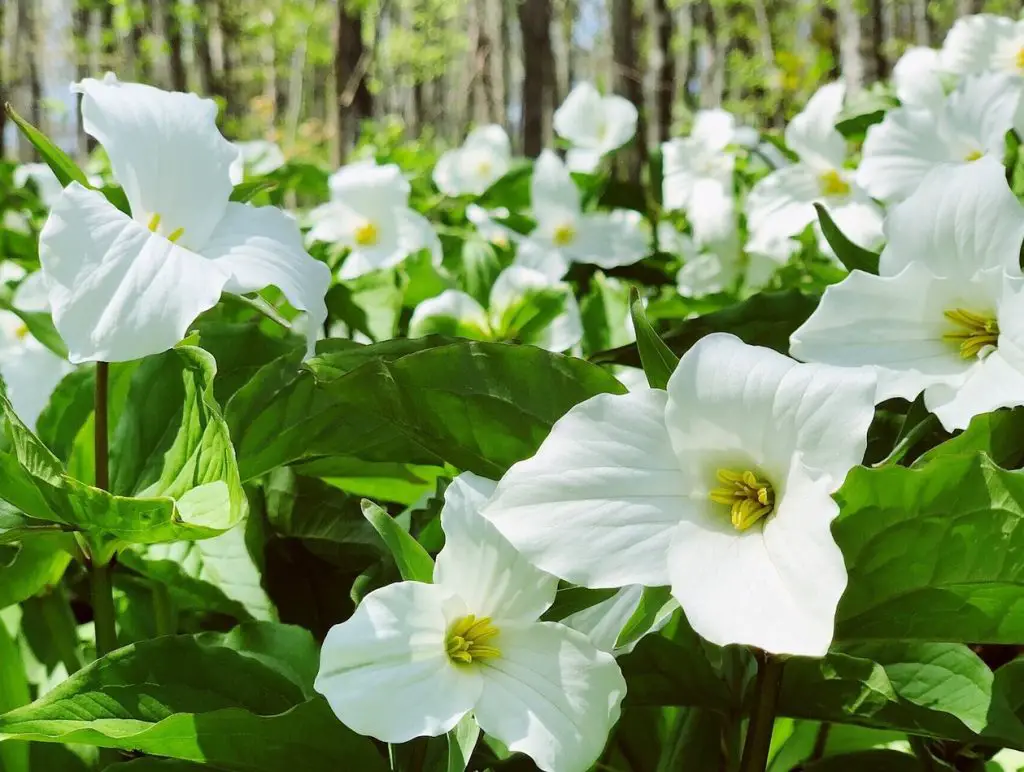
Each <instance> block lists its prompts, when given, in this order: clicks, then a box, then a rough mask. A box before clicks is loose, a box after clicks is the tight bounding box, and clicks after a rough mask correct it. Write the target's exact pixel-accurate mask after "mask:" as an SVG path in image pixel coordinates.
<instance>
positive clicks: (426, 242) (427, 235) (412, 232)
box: [395, 209, 444, 266]
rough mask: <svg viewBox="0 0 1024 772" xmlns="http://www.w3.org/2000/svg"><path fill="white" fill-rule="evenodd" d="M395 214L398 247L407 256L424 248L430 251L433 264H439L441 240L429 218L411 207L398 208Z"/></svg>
mask: <svg viewBox="0 0 1024 772" xmlns="http://www.w3.org/2000/svg"><path fill="white" fill-rule="evenodd" d="M395 214H396V218H397V223H398V245H399V248H400V249H401V250H403V251H404V252H405V254H406V255H407V256H408V255H411V254H414V253H416V252H419V251H420V250H421V249H425V250H427V251H428V252H430V259H431V261H432V262H433V264H434V265H438V266H439V265H441V259H442V258H443V257H444V252H443V251H442V249H441V240H440V239H439V238H438V237H437V232H436V231H435V230H434V226H433V224H432V223H431V222H430V220H428V219H427V218H426V217H424V216H423V215H421V214H420V213H419V212H414V211H413V210H412V209H399V210H398V211H397V212H396V213H395Z"/></svg>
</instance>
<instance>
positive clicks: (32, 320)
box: [0, 297, 68, 359]
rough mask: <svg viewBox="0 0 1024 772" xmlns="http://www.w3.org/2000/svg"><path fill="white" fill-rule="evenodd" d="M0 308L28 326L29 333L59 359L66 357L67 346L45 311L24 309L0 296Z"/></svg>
mask: <svg viewBox="0 0 1024 772" xmlns="http://www.w3.org/2000/svg"><path fill="white" fill-rule="evenodd" d="M0 308H2V309H3V310H5V311H9V312H10V313H12V314H14V315H15V316H17V317H18V318H19V319H21V321H22V322H24V324H25V327H27V328H28V331H29V334H30V335H31V336H32V337H33V338H35V339H36V340H37V341H39V342H40V343H42V344H43V345H44V346H46V348H48V349H50V351H52V352H53V353H54V354H56V355H57V356H59V357H60V358H61V359H67V358H68V347H67V344H66V343H64V339H63V338H62V337H61V336H60V333H59V332H57V328H56V327H54V326H53V317H51V316H50V314H49V312H47V311H24V310H22V309H20V308H18V307H16V306H14V305H13V304H12V303H10V302H9V301H7V300H6V299H4V298H2V297H0Z"/></svg>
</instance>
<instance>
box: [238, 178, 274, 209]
mask: <svg viewBox="0 0 1024 772" xmlns="http://www.w3.org/2000/svg"><path fill="white" fill-rule="evenodd" d="M276 187H277V182H276V181H275V180H266V179H262V180H249V181H248V182H240V183H238V184H237V185H235V187H234V189H232V191H231V199H230V200H231V201H237V202H238V203H240V204H247V203H248V202H250V201H252V200H253V199H254V198H255V197H256V196H257V195H258V194H260V193H263V192H265V191H270V190H273V189H274V188H276Z"/></svg>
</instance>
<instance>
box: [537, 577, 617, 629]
mask: <svg viewBox="0 0 1024 772" xmlns="http://www.w3.org/2000/svg"><path fill="white" fill-rule="evenodd" d="M616 592H618V590H615V589H601V590H592V589H590V588H589V587H572V586H568V585H563V586H560V587H559V588H558V591H557V592H556V593H555V602H554V603H552V604H551V607H550V608H549V609H548V610H547V611H545V612H544V616H543V619H544V620H550V621H554V622H558V621H561V620H563V619H565V618H566V617H567V616H571V615H572V614H575V613H577V612H579V611H584V610H585V609H588V608H590V607H592V606H596V605H597V604H598V603H603V602H604V601H606V600H608V599H609V598H612V597H614V596H615V593H616Z"/></svg>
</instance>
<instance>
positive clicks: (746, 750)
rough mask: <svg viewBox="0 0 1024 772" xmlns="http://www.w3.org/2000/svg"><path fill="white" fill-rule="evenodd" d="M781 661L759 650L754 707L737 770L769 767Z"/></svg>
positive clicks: (757, 771)
mask: <svg viewBox="0 0 1024 772" xmlns="http://www.w3.org/2000/svg"><path fill="white" fill-rule="evenodd" d="M784 663H785V660H784V659H782V658H780V657H777V656H775V655H773V654H767V653H761V654H760V656H758V668H757V682H756V684H755V685H754V691H755V694H754V710H753V712H752V713H751V715H750V725H749V726H748V727H747V738H746V741H745V742H744V744H743V758H742V760H741V761H740V772H764V771H765V769H767V767H768V753H769V751H770V750H771V745H772V729H774V727H775V708H776V706H777V705H778V702H779V692H780V691H781V688H782V669H783V665H784Z"/></svg>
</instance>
